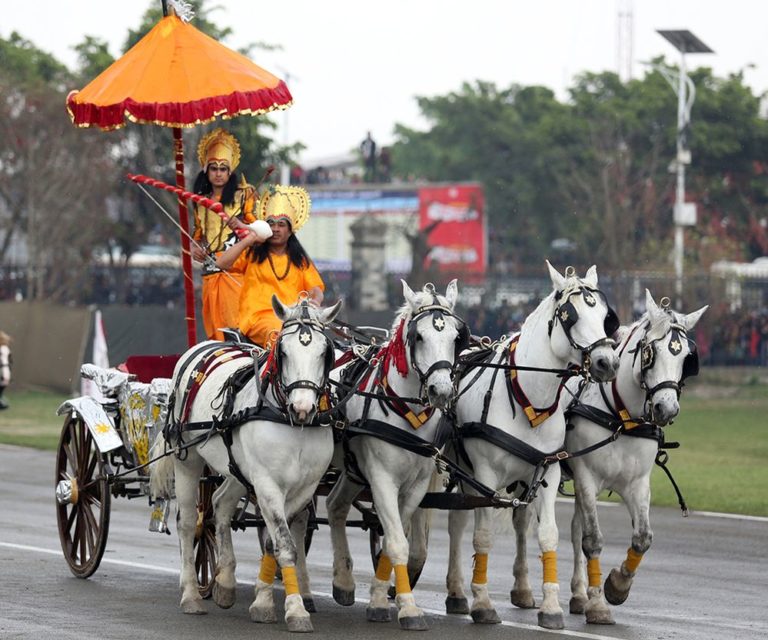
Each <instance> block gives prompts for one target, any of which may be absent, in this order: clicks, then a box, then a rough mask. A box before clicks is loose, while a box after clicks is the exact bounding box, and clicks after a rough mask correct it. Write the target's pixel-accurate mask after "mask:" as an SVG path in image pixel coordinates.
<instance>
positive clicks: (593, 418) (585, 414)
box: [563, 385, 689, 517]
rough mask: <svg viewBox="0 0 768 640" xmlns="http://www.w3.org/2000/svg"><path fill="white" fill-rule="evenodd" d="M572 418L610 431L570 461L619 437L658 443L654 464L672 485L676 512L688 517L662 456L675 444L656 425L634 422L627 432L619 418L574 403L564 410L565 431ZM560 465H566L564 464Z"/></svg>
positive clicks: (681, 495) (665, 455)
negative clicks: (608, 434)
mask: <svg viewBox="0 0 768 640" xmlns="http://www.w3.org/2000/svg"><path fill="white" fill-rule="evenodd" d="M600 391H601V392H603V387H602V385H601V386H600ZM603 398H604V400H606V404H607V405H608V406H609V407H610V406H611V405H610V403H608V402H607V398H605V394H603ZM572 416H580V417H582V418H586V419H587V420H589V421H590V422H593V423H594V424H596V425H598V426H600V427H603V428H605V429H608V430H609V431H611V435H610V436H609V437H607V438H606V439H605V440H601V441H600V442H597V443H595V444H593V445H592V446H590V447H587V448H586V449H582V450H580V451H577V452H576V453H574V454H571V455H570V456H569V457H571V458H575V457H577V456H582V455H585V454H587V453H591V452H592V451H595V450H596V449H599V448H600V447H603V446H605V445H607V444H609V443H611V442H613V441H615V440H616V439H617V438H618V437H619V436H620V435H625V436H630V437H632V438H647V439H649V440H655V441H656V442H657V443H658V446H659V450H658V451H657V453H656V459H655V460H654V462H655V464H656V465H658V466H659V467H661V468H662V469H663V470H664V473H665V474H666V475H667V477H668V478H669V481H670V482H671V483H672V488H673V489H674V490H675V494H676V495H677V503H678V504H679V505H680V510H681V511H682V512H683V516H684V517H688V514H689V510H688V505H687V504H686V502H685V498H684V497H683V494H682V492H681V491H680V487H679V486H678V485H677V482H675V479H674V477H672V472H671V471H670V470H669V468H668V467H667V461H668V460H669V454H668V453H667V452H666V449H677V448H678V447H679V446H680V443H679V442H666V439H665V436H664V430H663V429H662V428H661V427H659V426H658V425H655V424H652V423H650V422H640V423H638V422H634V423H633V424H636V425H637V426H634V427H632V429H630V430H628V431H627V430H626V429H625V426H624V420H623V419H622V418H621V417H620V416H618V415H616V414H613V413H608V412H607V411H603V410H601V409H597V408H596V407H591V406H589V405H586V404H583V403H577V404H574V405H572V406H571V407H569V408H568V411H567V412H566V428H567V429H573V428H574V427H573V424H572V423H571V420H570V419H571V417H572ZM563 464H564V465H565V464H566V463H565V461H564V462H563Z"/></svg>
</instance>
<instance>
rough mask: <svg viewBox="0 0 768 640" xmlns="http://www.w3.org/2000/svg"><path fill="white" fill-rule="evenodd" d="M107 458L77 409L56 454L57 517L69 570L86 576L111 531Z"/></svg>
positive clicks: (68, 418) (94, 563)
mask: <svg viewBox="0 0 768 640" xmlns="http://www.w3.org/2000/svg"><path fill="white" fill-rule="evenodd" d="M105 463H106V459H105V457H104V455H103V454H102V453H101V452H100V451H99V449H98V447H97V446H96V443H95V442H94V439H93V436H92V435H91V432H90V430H89V429H88V425H86V424H85V422H84V421H83V419H82V418H80V417H78V416H77V414H75V413H70V414H69V415H68V416H67V419H66V421H65V422H64V427H63V428H62V431H61V439H60V440H59V448H58V452H57V454H56V480H55V482H56V520H57V522H58V525H59V540H60V541H61V549H62V551H63V552H64V559H65V560H66V561H67V564H68V565H69V570H70V571H71V572H72V573H73V574H74V575H75V576H77V577H78V578H87V577H89V576H91V575H93V573H94V572H95V571H96V569H98V568H99V563H101V558H102V557H103V555H104V549H105V548H106V546H107V536H108V534H109V514H110V506H111V495H110V493H109V481H108V479H107V477H106V475H105V474H104V469H105Z"/></svg>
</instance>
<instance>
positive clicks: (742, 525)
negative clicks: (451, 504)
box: [0, 445, 768, 640]
mask: <svg viewBox="0 0 768 640" xmlns="http://www.w3.org/2000/svg"><path fill="white" fill-rule="evenodd" d="M53 478H54V455H53V454H52V453H46V452H39V451H34V450H31V449H24V448H17V447H10V446H5V445H0V514H2V516H0V568H1V569H2V580H0V602H2V604H3V606H2V608H1V609H0V638H4V639H5V638H14V639H16V638H35V639H38V638H62V639H68V638H72V639H74V638H78V639H84V640H88V639H97V638H98V639H101V638H110V639H112V640H121V639H126V640H128V639H130V640H135V639H137V638H181V637H184V638H201V639H205V638H223V637H226V638H228V639H229V638H250V637H254V636H256V635H258V636H259V637H260V638H267V639H269V638H276V637H282V638H285V637H286V634H287V630H286V627H285V625H284V624H283V623H282V622H278V623H277V624H275V625H268V626H264V625H255V624H253V623H252V622H250V620H249V618H248V611H247V608H248V605H249V604H250V601H251V599H252V590H251V586H250V585H251V581H252V580H253V577H254V576H255V574H256V571H257V569H256V566H257V562H258V558H259V555H260V554H259V550H258V542H257V540H256V535H255V532H254V531H246V532H237V533H235V534H234V539H235V546H236V552H237V556H238V561H239V565H238V577H239V579H240V581H241V582H240V586H239V588H238V594H237V595H238V601H237V602H236V604H235V606H234V607H233V608H232V609H229V610H221V609H218V608H217V607H216V606H215V605H214V604H213V602H212V601H208V602H207V605H208V611H209V615H207V616H185V615H183V614H182V613H180V611H179V609H178V590H177V582H178V571H177V567H178V547H177V542H176V537H175V535H172V536H166V535H162V534H155V533H149V532H148V531H147V524H148V521H149V510H148V508H147V505H146V502H145V499H137V500H127V499H125V498H119V499H115V500H114V501H113V503H112V517H111V524H110V534H109V542H108V545H107V551H106V553H105V555H104V560H103V561H102V564H101V567H100V568H99V570H98V571H97V572H96V574H95V575H94V576H92V577H91V578H90V579H88V580H80V579H77V578H74V577H73V576H72V575H71V574H70V572H69V569H68V567H67V565H66V563H65V562H64V559H63V557H62V554H61V549H60V546H59V538H58V531H57V527H56V520H55V516H54V498H53V485H54V481H53ZM571 509H572V507H571V505H570V504H569V503H568V502H567V501H562V502H560V503H559V504H558V525H559V527H560V533H561V546H560V563H559V564H560V567H559V577H560V585H561V593H560V601H561V604H562V606H563V608H564V610H565V611H566V614H565V624H566V629H565V630H564V631H559V632H549V631H545V630H542V629H539V628H538V627H537V626H536V612H535V611H532V610H520V609H516V608H515V607H513V606H512V605H511V604H509V596H508V594H509V589H510V588H511V586H512V578H511V573H512V561H513V557H512V554H511V552H510V551H511V548H512V536H511V533H510V532H509V531H507V532H504V531H500V533H498V534H497V538H496V547H495V553H494V554H492V555H491V560H490V571H489V581H490V582H489V585H490V591H491V595H492V597H493V598H494V601H495V603H496V606H497V611H498V612H499V615H500V616H501V618H502V620H503V623H502V624H501V625H494V626H480V625H474V624H473V623H472V622H471V620H470V619H469V617H466V616H458V617H456V616H446V615H444V614H443V610H444V609H443V601H444V598H445V595H444V592H443V585H444V582H445V576H444V567H445V560H444V559H445V558H446V557H447V541H448V536H447V532H446V518H445V514H444V513H440V514H438V516H437V517H436V518H435V520H434V522H433V534H432V539H431V542H430V558H429V560H428V562H427V566H426V567H425V571H424V574H423V575H422V577H421V580H420V581H419V584H418V586H417V588H416V590H415V595H416V599H417V602H418V604H420V605H421V606H422V607H423V608H424V609H425V611H426V612H427V615H428V619H429V624H430V631H429V632H427V633H428V635H429V636H431V637H433V638H434V637H437V635H438V634H439V636H440V638H441V640H454V639H458V638H464V637H466V636H467V635H468V634H472V637H473V638H483V639H485V638H487V639H489V640H494V639H496V638H505V639H508V638H510V637H511V638H520V639H523V640H528V639H534V638H552V637H553V634H555V635H560V636H565V637H579V638H592V639H604V638H621V639H627V640H640V639H643V640H645V639H648V640H651V639H652V640H662V639H674V640H709V639H712V640H714V639H721V638H728V639H730V638H736V639H739V640H741V639H745V640H746V639H752V638H754V639H758V638H761V639H764V638H766V637H768V615H766V613H765V610H766V609H765V602H766V597H767V596H768V586H766V585H767V584H768V581H766V578H765V576H766V573H768V520H766V519H741V518H724V517H713V516H706V515H703V514H696V513H694V514H693V515H692V516H691V517H689V518H687V519H684V518H682V517H681V516H680V512H679V511H678V510H676V509H661V508H658V509H654V510H652V513H651V516H652V525H653V529H654V544H653V547H652V549H651V550H650V551H649V553H648V555H647V557H646V558H645V559H644V560H643V563H642V565H641V566H640V570H639V572H638V577H637V579H636V581H635V585H634V587H633V591H632V593H631V595H630V597H629V599H628V601H627V602H626V603H625V604H624V605H622V606H621V607H614V608H613V615H614V618H615V620H616V623H617V624H616V625H614V626H608V627H605V626H593V625H590V626H587V625H586V624H585V623H584V620H583V617H582V616H575V615H570V614H568V613H567V607H568V599H569V596H570V594H569V590H568V582H569V579H570V573H569V572H570V569H571V560H570V554H571V551H570V543H569V542H568V539H567V536H568V531H569V527H568V518H569V517H570V513H571ZM600 517H601V522H602V526H603V531H604V534H605V539H606V540H605V542H606V545H605V551H604V555H603V571H604V574H607V573H608V571H609V570H610V568H611V567H612V566H615V564H617V563H619V562H620V561H621V559H622V558H623V557H624V554H625V551H626V548H627V546H628V544H629V536H630V530H629V518H628V516H627V514H626V511H625V510H624V508H623V507H621V506H611V505H606V506H601V511H600ZM505 520H506V518H500V519H499V526H500V528H502V529H503V528H504V524H505ZM349 537H350V542H351V544H352V550H353V554H354V557H355V563H356V571H355V573H356V576H357V579H358V585H357V596H358V602H357V603H356V604H355V605H354V606H353V607H349V608H343V607H340V606H338V605H337V604H336V603H335V602H333V600H332V599H331V597H330V590H331V569H330V566H331V560H330V557H331V554H330V541H329V536H328V531H327V527H326V528H321V530H320V531H318V532H317V533H316V534H315V538H314V541H313V543H312V548H311V550H310V553H309V569H310V575H311V576H312V580H313V587H314V593H315V600H316V604H317V608H318V612H317V613H316V614H313V624H314V628H315V634H314V637H317V638H350V639H352V638H355V639H357V638H361V637H365V638H384V637H390V636H391V635H392V634H401V633H403V632H402V631H399V629H398V627H397V623H396V622H391V623H384V624H374V623H367V622H366V621H365V600H366V596H367V592H368V582H367V581H368V580H369V579H370V577H371V573H372V571H371V565H370V559H369V555H368V540H367V534H365V533H363V532H362V531H359V530H356V529H352V530H350V532H349ZM470 540H471V535H467V536H466V538H465V547H466V549H465V558H466V559H467V561H469V558H470V557H471V547H470ZM529 554H530V555H529V562H530V567H531V572H532V575H531V582H532V584H533V585H534V595H536V596H537V599H539V598H540V587H537V586H536V585H539V584H540V579H541V573H540V563H539V562H538V561H537V560H536V557H537V555H538V549H537V547H536V544H535V542H533V541H530V542H529ZM470 574H471V568H470V567H469V566H468V567H467V568H466V575H467V578H468V577H469V575H470ZM467 590H468V585H467ZM276 593H277V594H281V589H280V588H277V589H276ZM280 615H281V614H280Z"/></svg>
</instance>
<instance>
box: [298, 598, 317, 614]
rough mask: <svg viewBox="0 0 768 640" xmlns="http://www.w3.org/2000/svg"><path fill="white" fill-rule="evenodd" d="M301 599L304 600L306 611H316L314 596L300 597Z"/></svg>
mask: <svg viewBox="0 0 768 640" xmlns="http://www.w3.org/2000/svg"><path fill="white" fill-rule="evenodd" d="M301 600H302V602H304V608H305V609H306V610H307V613H317V607H316V606H315V599H314V598H302V599H301Z"/></svg>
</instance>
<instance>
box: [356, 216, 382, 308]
mask: <svg viewBox="0 0 768 640" xmlns="http://www.w3.org/2000/svg"><path fill="white" fill-rule="evenodd" d="M350 231H351V232H352V251H351V253H352V302H353V307H354V308H355V309H357V310H360V311H386V310H387V309H388V308H389V306H388V304H387V277H386V275H387V274H386V269H385V266H386V265H385V262H384V245H385V243H386V232H387V224H386V222H383V221H382V220H378V219H376V218H375V217H373V216H365V215H363V216H362V217H361V218H360V219H359V220H356V221H355V222H353V223H352V225H350Z"/></svg>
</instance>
